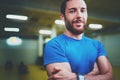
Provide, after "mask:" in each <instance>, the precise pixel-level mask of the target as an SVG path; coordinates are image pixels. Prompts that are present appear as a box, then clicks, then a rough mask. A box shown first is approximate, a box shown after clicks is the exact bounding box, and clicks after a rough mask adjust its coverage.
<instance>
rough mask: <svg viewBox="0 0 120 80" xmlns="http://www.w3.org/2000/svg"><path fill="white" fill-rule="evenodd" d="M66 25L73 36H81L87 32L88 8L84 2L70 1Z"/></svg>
mask: <svg viewBox="0 0 120 80" xmlns="http://www.w3.org/2000/svg"><path fill="white" fill-rule="evenodd" d="M64 20H65V25H66V28H67V30H69V31H70V32H71V33H72V34H75V35H79V34H81V33H83V32H84V31H85V28H86V22H87V7H86V4H85V2H84V1H83V0H70V1H68V2H67V3H66V9H65V16H64Z"/></svg>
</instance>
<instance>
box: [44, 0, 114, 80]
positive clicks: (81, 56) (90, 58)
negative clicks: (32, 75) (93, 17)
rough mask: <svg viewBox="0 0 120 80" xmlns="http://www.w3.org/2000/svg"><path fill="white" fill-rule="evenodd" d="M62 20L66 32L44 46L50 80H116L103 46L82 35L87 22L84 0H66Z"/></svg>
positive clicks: (63, 5)
mask: <svg viewBox="0 0 120 80" xmlns="http://www.w3.org/2000/svg"><path fill="white" fill-rule="evenodd" d="M60 17H61V19H62V20H64V22H65V26H66V30H65V32H64V34H61V35H59V36H57V37H56V38H54V39H52V40H51V41H49V42H48V43H47V44H46V45H45V49H44V66H45V67H46V70H47V73H48V80H113V73H112V66H111V64H110V62H109V61H108V59H107V58H106V52H105V50H104V47H103V45H102V44H101V43H100V42H99V41H96V40H93V39H90V38H88V37H86V36H84V35H83V33H84V31H85V29H86V22H87V6H86V4H85V1H84V0H64V1H63V2H62V5H61V16H60Z"/></svg>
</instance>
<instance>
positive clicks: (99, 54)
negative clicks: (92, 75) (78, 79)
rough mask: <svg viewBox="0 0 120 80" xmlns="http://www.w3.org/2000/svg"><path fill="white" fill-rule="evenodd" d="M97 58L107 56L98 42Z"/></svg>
mask: <svg viewBox="0 0 120 80" xmlns="http://www.w3.org/2000/svg"><path fill="white" fill-rule="evenodd" d="M99 56H107V53H106V50H105V48H104V45H103V44H102V43H101V42H100V41H98V57H99Z"/></svg>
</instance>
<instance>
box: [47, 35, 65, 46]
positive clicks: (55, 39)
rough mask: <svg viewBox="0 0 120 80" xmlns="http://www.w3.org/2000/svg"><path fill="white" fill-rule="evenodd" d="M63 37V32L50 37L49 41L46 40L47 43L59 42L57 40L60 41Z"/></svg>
mask: <svg viewBox="0 0 120 80" xmlns="http://www.w3.org/2000/svg"><path fill="white" fill-rule="evenodd" d="M63 39H64V37H63V34H60V35H58V36H56V37H54V38H52V39H51V40H50V41H48V42H47V44H53V43H59V42H62V41H63Z"/></svg>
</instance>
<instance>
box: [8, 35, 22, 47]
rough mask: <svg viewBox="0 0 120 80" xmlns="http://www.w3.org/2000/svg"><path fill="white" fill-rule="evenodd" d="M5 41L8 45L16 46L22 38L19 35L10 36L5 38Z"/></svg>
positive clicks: (20, 42)
mask: <svg viewBox="0 0 120 80" xmlns="http://www.w3.org/2000/svg"><path fill="white" fill-rule="evenodd" d="M6 42H7V44H8V45H10V46H17V45H21V44H22V39H20V38H19V37H10V38H8V39H7V40H6Z"/></svg>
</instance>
